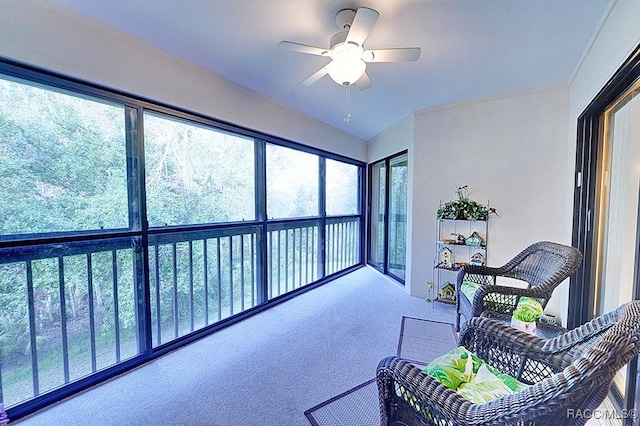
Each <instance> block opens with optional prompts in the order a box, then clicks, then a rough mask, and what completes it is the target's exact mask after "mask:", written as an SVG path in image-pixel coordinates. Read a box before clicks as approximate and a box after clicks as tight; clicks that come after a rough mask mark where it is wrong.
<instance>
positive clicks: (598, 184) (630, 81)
mask: <svg viewBox="0 0 640 426" xmlns="http://www.w3.org/2000/svg"><path fill="white" fill-rule="evenodd" d="M639 66H640V47H639V48H638V49H636V52H634V53H633V54H632V55H631V56H630V57H629V59H628V60H627V61H626V62H625V63H624V64H623V66H622V67H621V68H620V69H619V70H618V72H616V74H615V75H614V76H613V77H612V78H611V80H610V81H609V82H608V83H607V84H606V85H605V86H604V88H603V90H602V91H601V92H600V93H599V94H598V95H597V96H596V98H595V99H594V100H593V102H592V103H591V104H590V105H589V107H588V108H587V109H586V110H585V112H584V113H583V114H582V115H581V116H580V118H579V120H578V145H577V156H576V191H575V200H574V202H575V204H574V224H573V245H574V246H576V247H578V248H579V249H580V250H581V251H582V252H583V254H584V258H585V261H584V263H583V265H582V266H581V267H580V268H579V269H578V271H577V272H576V275H575V276H574V277H573V278H572V279H571V286H570V290H569V316H568V325H569V327H570V328H573V327H577V326H579V325H581V324H583V323H585V322H587V321H589V320H590V319H591V318H594V317H597V316H600V315H602V314H604V313H607V312H610V311H612V310H614V309H615V308H617V307H618V306H620V305H622V304H624V303H625V302H628V301H631V300H635V299H639V298H640V285H639V283H638V281H639V274H638V272H639V271H640V232H639V228H640V226H639V223H640V214H639V211H640V96H637V95H638V93H640V67H639ZM638 370H639V366H638V362H637V359H636V360H634V361H632V362H631V363H630V364H629V365H628V366H627V367H625V368H623V369H621V370H620V371H619V372H618V373H617V375H616V377H615V378H614V383H613V386H612V389H611V391H612V396H613V400H614V401H615V402H616V403H617V405H618V409H619V413H620V415H621V418H622V419H623V420H624V424H625V425H631V424H634V418H632V417H634V414H635V413H637V411H635V410H638V409H639V408H640V398H638V395H640V388H639V387H638V384H639V383H640V380H638V375H637V374H638Z"/></svg>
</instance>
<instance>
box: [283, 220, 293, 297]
mask: <svg viewBox="0 0 640 426" xmlns="http://www.w3.org/2000/svg"><path fill="white" fill-rule="evenodd" d="M290 232H291V230H290V229H287V230H285V231H284V291H285V292H288V291H289V233H290ZM292 255H293V253H292ZM292 275H293V274H292Z"/></svg>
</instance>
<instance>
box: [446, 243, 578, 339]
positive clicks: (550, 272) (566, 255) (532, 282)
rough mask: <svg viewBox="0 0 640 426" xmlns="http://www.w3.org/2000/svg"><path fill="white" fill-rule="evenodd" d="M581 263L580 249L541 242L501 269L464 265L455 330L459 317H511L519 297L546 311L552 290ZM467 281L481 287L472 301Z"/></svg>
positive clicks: (459, 274)
mask: <svg viewBox="0 0 640 426" xmlns="http://www.w3.org/2000/svg"><path fill="white" fill-rule="evenodd" d="M581 262H582V254H581V253H580V250H578V249H576V248H574V247H570V246H565V245H562V244H557V243H552V242H549V241H541V242H537V243H535V244H532V245H531V246H529V247H527V248H526V249H524V250H523V251H522V252H520V253H519V254H518V255H517V256H516V257H514V258H513V259H511V260H510V261H509V262H507V263H506V264H505V265H504V266H501V267H499V268H494V267H489V266H478V265H465V266H463V267H462V268H461V269H460V271H458V275H457V278H456V290H457V297H456V300H457V301H456V311H457V318H456V330H457V331H460V316H464V317H465V318H466V319H469V318H472V317H477V316H479V315H480V314H481V313H482V312H483V311H492V312H496V313H501V314H507V315H509V316H510V315H511V314H512V313H513V310H514V309H515V308H516V305H517V304H518V300H519V299H520V296H529V297H533V298H535V299H536V300H538V301H539V302H540V304H541V305H542V307H543V308H544V307H545V306H546V305H547V302H548V301H549V299H550V298H551V293H553V290H555V288H556V287H557V286H558V285H559V284H560V283H561V282H563V281H564V280H565V279H566V278H567V277H569V276H570V275H571V274H573V272H575V270H576V269H578V267H579V266H580V263H581ZM497 277H509V278H515V279H517V280H521V281H524V282H526V283H527V284H528V287H527V288H518V287H509V286H505V285H498V284H496V278H497ZM464 281H471V282H475V283H478V284H481V287H480V288H479V289H478V290H477V291H476V292H475V294H474V297H473V300H468V299H467V297H466V296H465V295H464V294H463V293H462V291H461V286H462V283H463V282H464Z"/></svg>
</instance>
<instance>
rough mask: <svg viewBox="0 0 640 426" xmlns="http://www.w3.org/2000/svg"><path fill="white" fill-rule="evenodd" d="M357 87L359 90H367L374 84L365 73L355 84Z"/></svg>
mask: <svg viewBox="0 0 640 426" xmlns="http://www.w3.org/2000/svg"><path fill="white" fill-rule="evenodd" d="M355 85H356V86H358V89H360V90H367V89H368V88H369V87H371V86H373V83H372V82H371V79H370V78H369V76H368V75H367V73H366V72H365V73H364V74H362V77H360V78H359V79H358V81H356V82H355Z"/></svg>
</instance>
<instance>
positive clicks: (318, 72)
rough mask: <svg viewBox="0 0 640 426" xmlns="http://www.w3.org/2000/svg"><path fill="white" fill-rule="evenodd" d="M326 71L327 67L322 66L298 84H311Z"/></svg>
mask: <svg viewBox="0 0 640 426" xmlns="http://www.w3.org/2000/svg"><path fill="white" fill-rule="evenodd" d="M328 72H329V71H328V70H327V67H322V68H320V69H319V70H318V71H316V72H315V73H313V74H312V75H311V76H310V77H308V78H307V79H306V80H304V81H302V82H300V85H302V86H305V87H308V86H311V85H312V84H313V83H315V82H316V81H318V80H320V79H321V78H322V77H324V76H325V75H326V74H327V73H328Z"/></svg>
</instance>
